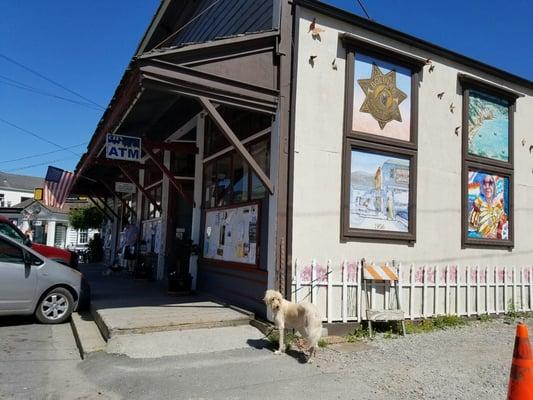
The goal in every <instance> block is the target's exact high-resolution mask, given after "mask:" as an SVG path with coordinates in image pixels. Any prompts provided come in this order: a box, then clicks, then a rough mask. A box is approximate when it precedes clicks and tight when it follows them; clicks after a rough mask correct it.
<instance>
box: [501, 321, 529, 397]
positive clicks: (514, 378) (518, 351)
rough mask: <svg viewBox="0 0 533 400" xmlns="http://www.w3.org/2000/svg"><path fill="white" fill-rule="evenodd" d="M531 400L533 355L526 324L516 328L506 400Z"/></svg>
mask: <svg viewBox="0 0 533 400" xmlns="http://www.w3.org/2000/svg"><path fill="white" fill-rule="evenodd" d="M525 399H528V400H529V399H533V353H532V352H531V344H530V343H529V335H528V332H527V325H526V324H522V323H520V324H518V325H517V326H516V339H515V342H514V352H513V363H512V364H511V376H510V378H509V389H508V391H507V400H525Z"/></svg>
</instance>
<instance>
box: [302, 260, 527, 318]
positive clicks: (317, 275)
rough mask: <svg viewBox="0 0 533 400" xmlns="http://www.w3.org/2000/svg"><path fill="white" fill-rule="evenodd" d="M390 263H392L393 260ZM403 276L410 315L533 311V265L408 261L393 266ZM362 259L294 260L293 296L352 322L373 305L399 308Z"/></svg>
mask: <svg viewBox="0 0 533 400" xmlns="http://www.w3.org/2000/svg"><path fill="white" fill-rule="evenodd" d="M389 265H390V264H389ZM394 267H395V268H397V270H398V275H399V277H400V279H399V283H398V290H399V291H400V308H401V309H402V310H403V311H404V313H405V317H406V319H419V318H428V317H432V316H437V315H460V316H472V315H483V314H502V313H507V312H508V311H511V309H512V310H515V311H531V310H533V304H532V301H533V267H531V266H526V267H498V266H479V265H474V266H469V265H464V266H458V265H440V266H426V265H422V266H415V265H414V264H411V265H409V266H402V265H394ZM361 272H362V269H361V262H360V260H353V261H344V262H342V263H339V264H333V263H332V262H331V261H327V262H326V263H325V264H320V263H318V262H317V261H316V260H312V261H311V262H310V263H304V262H301V261H300V260H298V259H296V260H295V262H294V264H293V279H292V300H293V301H295V302H300V301H304V300H305V301H309V302H311V303H313V304H315V305H317V306H318V308H319V310H320V312H321V314H322V316H323V320H324V321H327V322H348V321H358V322H360V321H361V320H364V319H365V310H366V309H367V304H366V303H367V297H369V298H370V300H369V302H370V306H371V307H370V308H373V309H383V308H385V306H389V308H390V307H392V308H396V307H397V304H396V301H395V298H396V296H395V293H394V290H396V289H395V287H394V286H393V287H392V289H390V290H389V287H388V285H386V284H385V283H384V282H378V283H375V284H372V285H367V289H368V293H365V292H364V290H363V286H362V280H361V275H362V274H361Z"/></svg>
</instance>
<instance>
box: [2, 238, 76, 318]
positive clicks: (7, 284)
mask: <svg viewBox="0 0 533 400" xmlns="http://www.w3.org/2000/svg"><path fill="white" fill-rule="evenodd" d="M81 280H82V274H81V273H80V272H79V271H76V270H74V269H72V268H70V267H67V266H65V265H62V264H59V263H57V262H55V261H52V260H50V259H48V258H46V257H43V256H42V255H40V254H39V253H37V252H35V251H33V250H32V249H30V248H29V247H27V246H24V245H23V244H20V243H18V242H17V241H15V240H13V239H11V238H9V237H7V236H4V235H2V234H0V315H22V314H35V317H36V318H37V319H38V320H39V321H40V322H42V323H44V324H59V323H61V322H64V321H65V320H66V319H68V318H69V317H70V314H72V311H74V310H75V309H76V307H77V305H78V300H79V298H80V292H81Z"/></svg>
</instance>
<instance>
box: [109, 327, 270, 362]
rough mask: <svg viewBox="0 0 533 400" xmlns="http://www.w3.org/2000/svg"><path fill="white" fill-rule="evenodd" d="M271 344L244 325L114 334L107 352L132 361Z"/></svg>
mask: <svg viewBox="0 0 533 400" xmlns="http://www.w3.org/2000/svg"><path fill="white" fill-rule="evenodd" d="M267 345H268V341H267V340H266V339H265V338H264V335H263V333H262V332H261V331H259V330H258V329H256V328H254V327H253V326H251V325H240V326H225V327H215V328H211V329H186V330H173V331H165V332H151V333H144V334H122V335H114V336H112V337H111V339H109V341H108V342H107V346H106V352H107V353H111V354H122V355H126V356H128V357H130V358H158V357H165V356H179V355H186V354H199V353H214V352H219V351H226V350H234V349H242V348H250V347H254V348H262V347H265V346H267Z"/></svg>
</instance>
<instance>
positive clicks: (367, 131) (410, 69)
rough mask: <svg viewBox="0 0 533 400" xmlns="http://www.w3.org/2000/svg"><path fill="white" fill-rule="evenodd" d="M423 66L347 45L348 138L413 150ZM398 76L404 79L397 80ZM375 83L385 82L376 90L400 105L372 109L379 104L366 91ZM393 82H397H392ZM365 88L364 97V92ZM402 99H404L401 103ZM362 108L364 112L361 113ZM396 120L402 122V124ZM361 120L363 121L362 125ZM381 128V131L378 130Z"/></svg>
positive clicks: (380, 51)
mask: <svg viewBox="0 0 533 400" xmlns="http://www.w3.org/2000/svg"><path fill="white" fill-rule="evenodd" d="M372 60H375V61H376V63H375V64H374V63H371V61H372ZM363 62H366V64H367V66H366V69H365V70H364V71H363V72H360V71H361V68H357V66H358V65H359V64H360V63H363ZM422 66H423V64H422V63H421V62H420V60H415V59H411V58H408V57H402V56H400V55H396V54H390V53H389V52H387V51H384V50H383V49H380V48H371V47H369V46H364V47H363V46H358V45H357V44H354V43H348V44H347V48H346V98H345V131H346V133H347V135H348V136H349V137H352V138H354V139H364V140H368V141H372V142H376V143H383V144H389V145H392V146H400V147H402V148H409V149H416V147H417V140H418V86H419V71H420V70H421V68H422ZM393 67H396V68H393ZM393 69H394V70H395V71H394V72H396V77H395V78H393V77H391V76H390V73H391V71H392V70H393ZM400 72H401V73H400ZM387 76H388V78H387ZM400 76H402V77H403V78H402V79H400ZM407 79H409V81H410V82H409V84H408V85H406V80H407ZM376 81H378V82H385V83H384V84H383V85H380V84H377V86H378V89H380V91H381V92H384V93H388V94H389V95H390V94H391V93H392V94H393V95H394V97H395V98H396V101H397V102H399V103H398V107H394V106H392V107H385V110H381V111H380V110H379V107H375V105H376V104H378V103H379V101H378V100H379V99H377V98H373V97H372V96H370V95H369V92H373V91H372V90H369V87H370V86H371V85H372V84H373V83H374V82H376ZM395 81H396V83H394V82H395ZM398 81H400V83H398ZM365 88H366V94H365V93H364V92H365ZM394 88H396V89H398V90H395V89H394ZM382 89H385V90H382ZM401 93H403V95H402V94H401ZM362 96H364V98H363V97H362ZM404 96H406V97H405V98H404V99H403V100H402V98H403V97H404ZM385 98H389V99H390V96H385ZM400 100H402V101H400ZM385 103H387V101H385ZM389 103H390V102H389ZM407 103H408V104H407ZM362 109H363V111H361V110H362ZM373 110H374V111H373ZM398 111H399V114H398ZM383 113H385V114H383ZM398 119H401V122H400V121H398ZM363 121H365V122H364V123H363ZM380 121H381V122H380ZM405 125H407V126H408V128H407V129H405ZM400 126H403V128H402V129H403V130H402V133H401V134H400V133H398V132H397V129H395V128H398V127H400ZM381 127H383V129H380V128H381ZM391 132H392V133H391ZM395 133H398V134H395Z"/></svg>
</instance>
